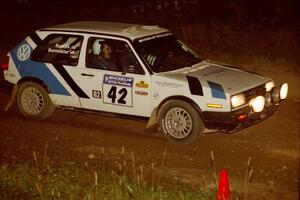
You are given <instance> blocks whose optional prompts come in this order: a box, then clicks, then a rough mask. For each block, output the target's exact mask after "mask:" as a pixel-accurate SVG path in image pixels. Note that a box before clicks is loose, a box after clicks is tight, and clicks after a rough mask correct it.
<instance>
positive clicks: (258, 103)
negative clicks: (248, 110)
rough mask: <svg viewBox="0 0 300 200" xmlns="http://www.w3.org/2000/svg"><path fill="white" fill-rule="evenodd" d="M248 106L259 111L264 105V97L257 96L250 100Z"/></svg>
mask: <svg viewBox="0 0 300 200" xmlns="http://www.w3.org/2000/svg"><path fill="white" fill-rule="evenodd" d="M250 106H251V107H252V109H253V111H254V112H261V111H263V109H264V107H265V97H263V96H257V97H255V98H253V99H251V101H250Z"/></svg>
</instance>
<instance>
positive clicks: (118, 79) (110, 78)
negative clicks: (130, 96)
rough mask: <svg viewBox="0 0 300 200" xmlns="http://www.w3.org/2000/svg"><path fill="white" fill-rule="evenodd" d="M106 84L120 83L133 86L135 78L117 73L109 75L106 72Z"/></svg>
mask: <svg viewBox="0 0 300 200" xmlns="http://www.w3.org/2000/svg"><path fill="white" fill-rule="evenodd" d="M103 83H104V84H110V85H119V86H125V87H132V85H133V78H131V77H125V76H116V75H108V74H105V75H104V78H103Z"/></svg>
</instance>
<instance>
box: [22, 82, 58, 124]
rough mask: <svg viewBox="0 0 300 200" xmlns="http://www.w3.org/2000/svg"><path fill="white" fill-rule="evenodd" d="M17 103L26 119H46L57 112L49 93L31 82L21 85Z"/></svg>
mask: <svg viewBox="0 0 300 200" xmlns="http://www.w3.org/2000/svg"><path fill="white" fill-rule="evenodd" d="M17 103H18V107H19V110H20V112H21V114H22V115H23V116H24V117H26V118H30V119H35V120H43V119H46V118H48V117H50V116H51V115H52V114H53V112H54V110H55V106H54V105H53V103H52V101H51V99H50V97H49V95H48V92H47V91H46V90H45V89H44V88H43V87H42V86H41V85H39V84H37V83H35V82H31V81H28V82H24V83H21V84H20V86H19V90H18V94H17Z"/></svg>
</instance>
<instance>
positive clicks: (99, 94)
mask: <svg viewBox="0 0 300 200" xmlns="http://www.w3.org/2000/svg"><path fill="white" fill-rule="evenodd" d="M92 94H93V97H94V98H96V99H101V91H99V90H92Z"/></svg>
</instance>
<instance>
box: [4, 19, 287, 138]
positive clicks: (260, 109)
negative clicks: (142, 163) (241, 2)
mask: <svg viewBox="0 0 300 200" xmlns="http://www.w3.org/2000/svg"><path fill="white" fill-rule="evenodd" d="M2 68H3V69H4V77H5V80H6V81H7V82H9V83H11V84H13V85H14V91H15V92H13V95H12V99H16V101H17V105H18V107H19V110H20V112H21V113H22V114H23V115H24V116H25V117H27V118H32V119H39V120H40V119H45V118H47V117H49V116H51V114H52V113H53V112H54V110H55V108H70V109H73V110H77V109H79V110H86V111H97V112H98V111H99V112H101V113H106V112H109V113H116V114H121V115H122V116H136V117H142V118H145V119H149V121H148V124H147V128H153V127H154V128H157V129H158V130H160V131H161V132H162V133H163V135H164V136H166V138H167V139H168V140H169V141H171V142H174V143H190V142H192V141H193V140H195V139H196V138H197V136H199V135H200V134H201V133H204V132H209V131H224V132H234V131H237V130H240V129H242V128H245V127H247V126H250V125H253V124H255V123H257V122H260V121H262V120H264V119H266V118H267V117H269V116H271V115H272V114H273V113H274V112H275V110H276V108H277V107H278V105H279V103H280V102H281V101H282V100H284V99H285V98H286V97H287V91H288V85H287V83H283V84H281V85H280V86H279V87H276V86H275V84H274V82H273V81H272V80H271V79H270V78H267V77H264V76H261V75H258V74H255V73H250V72H246V71H242V70H240V69H237V68H235V67H232V66H228V65H224V64H219V63H217V62H213V61H209V60H204V59H202V58H201V57H199V56H198V55H197V54H196V53H195V52H193V51H192V50H191V49H190V48H189V47H188V46H186V45H185V44H184V43H183V42H181V41H180V40H178V39H177V38H176V37H175V36H174V35H173V34H172V33H171V32H170V31H169V30H167V29H165V28H161V27H159V26H145V25H136V24H125V23H112V22H73V23H67V24H61V25H56V26H52V27H48V28H42V29H39V30H37V31H35V32H34V33H33V34H31V35H30V36H28V37H26V38H25V39H24V40H23V41H22V42H21V43H19V44H18V45H17V46H16V47H15V48H14V49H12V50H11V51H10V52H9V53H8V59H7V63H4V64H3V65H2ZM14 94H15V95H14Z"/></svg>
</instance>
